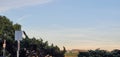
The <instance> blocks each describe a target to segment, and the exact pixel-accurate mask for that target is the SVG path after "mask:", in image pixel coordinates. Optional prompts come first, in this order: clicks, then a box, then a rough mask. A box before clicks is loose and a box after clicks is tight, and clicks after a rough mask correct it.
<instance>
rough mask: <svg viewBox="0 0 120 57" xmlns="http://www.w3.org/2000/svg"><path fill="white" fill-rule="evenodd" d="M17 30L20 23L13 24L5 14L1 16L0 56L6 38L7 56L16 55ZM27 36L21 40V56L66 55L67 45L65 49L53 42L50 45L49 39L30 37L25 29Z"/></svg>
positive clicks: (19, 28) (56, 56)
mask: <svg viewBox="0 0 120 57" xmlns="http://www.w3.org/2000/svg"><path fill="white" fill-rule="evenodd" d="M15 30H21V25H20V24H13V22H12V21H10V20H9V19H8V18H7V17H5V16H0V56H2V53H3V51H2V49H3V47H2V45H3V40H4V39H5V40H6V56H8V57H16V52H17V41H15V39H14V32H15ZM23 33H24V35H25V36H26V37H25V38H24V39H23V40H22V41H21V44H20V45H21V49H20V57H32V56H38V57H45V56H48V55H51V56H53V57H64V54H65V52H66V49H65V47H63V51H61V50H60V48H59V47H58V46H54V45H53V44H51V45H49V44H48V41H43V40H42V39H41V38H40V39H36V38H35V37H33V38H29V37H28V35H27V34H26V32H25V31H23Z"/></svg>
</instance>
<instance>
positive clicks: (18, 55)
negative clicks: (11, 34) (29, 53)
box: [17, 40, 20, 57]
mask: <svg viewBox="0 0 120 57" xmlns="http://www.w3.org/2000/svg"><path fill="white" fill-rule="evenodd" d="M17 42H18V50H17V57H19V51H20V41H19V40H18V41H17Z"/></svg>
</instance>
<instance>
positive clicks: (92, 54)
mask: <svg viewBox="0 0 120 57" xmlns="http://www.w3.org/2000/svg"><path fill="white" fill-rule="evenodd" d="M78 57H120V50H117V49H116V50H113V51H111V52H109V51H106V50H100V49H96V50H89V51H88V52H80V53H79V55H78Z"/></svg>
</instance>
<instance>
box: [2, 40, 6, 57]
mask: <svg viewBox="0 0 120 57" xmlns="http://www.w3.org/2000/svg"><path fill="white" fill-rule="evenodd" d="M5 47H6V40H4V43H3V57H5Z"/></svg>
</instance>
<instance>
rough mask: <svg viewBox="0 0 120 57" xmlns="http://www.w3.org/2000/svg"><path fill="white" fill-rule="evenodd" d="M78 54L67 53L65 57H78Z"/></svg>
mask: <svg viewBox="0 0 120 57" xmlns="http://www.w3.org/2000/svg"><path fill="white" fill-rule="evenodd" d="M77 55H78V53H66V54H65V57H78V56H77Z"/></svg>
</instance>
